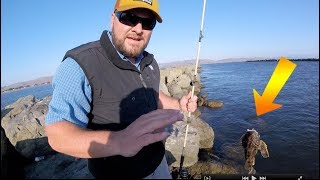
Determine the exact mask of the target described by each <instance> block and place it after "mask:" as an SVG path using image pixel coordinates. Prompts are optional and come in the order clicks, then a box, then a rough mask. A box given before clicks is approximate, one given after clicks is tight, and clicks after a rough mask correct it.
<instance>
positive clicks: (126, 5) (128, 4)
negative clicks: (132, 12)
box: [114, 0, 162, 23]
mask: <svg viewBox="0 0 320 180" xmlns="http://www.w3.org/2000/svg"><path fill="white" fill-rule="evenodd" d="M134 8H146V9H149V10H151V11H152V12H153V13H154V14H155V15H156V19H157V21H158V22H159V23H161V22H162V18H161V16H160V14H159V3H158V0H117V2H116V4H115V6H114V10H115V11H116V10H117V11H126V10H129V9H134Z"/></svg>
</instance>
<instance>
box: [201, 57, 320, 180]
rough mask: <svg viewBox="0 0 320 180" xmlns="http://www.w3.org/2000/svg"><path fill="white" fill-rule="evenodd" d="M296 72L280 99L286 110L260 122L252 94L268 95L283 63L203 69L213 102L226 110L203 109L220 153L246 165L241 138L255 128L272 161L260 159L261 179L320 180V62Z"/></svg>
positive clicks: (301, 65) (299, 67) (301, 64)
mask: <svg viewBox="0 0 320 180" xmlns="http://www.w3.org/2000/svg"><path fill="white" fill-rule="evenodd" d="M295 63H296V64H297V67H296V69H295V70H294V72H293V73H292V75H291V76H290V78H289V79H288V81H287V83H286V84H285V85H284V87H283V88H282V90H281V91H280V93H279V94H278V96H277V97H276V99H275V103H278V104H282V105H283V106H282V108H281V109H278V110H275V111H273V112H270V113H267V114H265V115H262V116H259V117H257V116H256V114H255V105H254V99H253V93H252V90H253V89H256V90H257V91H258V92H259V94H262V93H263V91H264V88H265V86H266V84H267V82H268V81H269V79H270V77H271V75H272V72H273V71H274V68H275V67H276V65H277V62H245V63H225V64H209V65H202V72H201V73H200V76H201V78H202V84H203V85H205V87H206V88H205V89H203V90H202V93H207V94H208V97H207V99H214V100H220V101H223V102H224V107H222V108H220V109H208V108H203V107H202V108H201V111H202V116H201V117H202V119H204V120H205V121H207V122H208V123H209V124H210V125H211V126H212V127H213V129H214V132H215V143H214V153H215V154H217V155H218V156H219V157H221V158H225V159H230V160H233V161H235V162H238V163H239V164H244V154H243V149H242V147H241V146H240V139H241V136H242V135H243V134H244V133H245V132H246V130H247V129H251V128H255V129H256V130H257V131H258V132H259V133H260V136H261V139H262V140H264V141H265V142H266V143H267V145H268V149H269V153H270V157H269V158H267V159H264V158H262V156H261V155H260V153H258V154H257V156H256V165H255V169H256V170H257V173H260V174H305V175H306V176H307V177H309V178H310V177H311V178H319V62H295Z"/></svg>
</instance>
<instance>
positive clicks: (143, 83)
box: [140, 73, 147, 88]
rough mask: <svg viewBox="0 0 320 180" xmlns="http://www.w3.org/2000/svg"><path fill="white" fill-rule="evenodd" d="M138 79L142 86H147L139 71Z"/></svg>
mask: <svg viewBox="0 0 320 180" xmlns="http://www.w3.org/2000/svg"><path fill="white" fill-rule="evenodd" d="M140 80H141V83H142V85H143V87H144V88H147V84H146V83H145V82H144V80H143V77H142V75H141V73H140Z"/></svg>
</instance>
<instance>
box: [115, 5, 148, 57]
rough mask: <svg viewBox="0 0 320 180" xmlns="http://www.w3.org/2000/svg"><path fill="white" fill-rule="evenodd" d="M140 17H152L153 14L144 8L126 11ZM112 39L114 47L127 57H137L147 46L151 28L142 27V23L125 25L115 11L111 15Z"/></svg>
mask: <svg viewBox="0 0 320 180" xmlns="http://www.w3.org/2000/svg"><path fill="white" fill-rule="evenodd" d="M126 12H129V13H132V14H133V15H136V16H138V17H141V18H150V19H152V18H154V16H153V14H152V13H151V12H149V11H148V10H145V9H132V10H129V11H126ZM111 30H112V41H113V44H114V45H115V47H116V49H117V50H118V51H119V52H121V53H122V54H123V55H125V56H126V57H129V58H134V57H138V56H139V55H140V54H141V53H142V52H143V51H144V49H145V48H146V47H147V45H148V43H149V40H150V37H151V33H152V30H147V29H144V28H142V23H141V22H140V23H137V24H135V25H131V26H130V25H126V24H123V23H121V22H120V21H119V19H118V17H117V16H116V15H115V13H113V14H112V16H111Z"/></svg>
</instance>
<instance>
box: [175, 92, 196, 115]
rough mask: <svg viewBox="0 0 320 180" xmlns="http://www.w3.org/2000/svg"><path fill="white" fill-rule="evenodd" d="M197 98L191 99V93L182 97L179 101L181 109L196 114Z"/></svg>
mask: <svg viewBox="0 0 320 180" xmlns="http://www.w3.org/2000/svg"><path fill="white" fill-rule="evenodd" d="M197 100H198V97H197V96H195V95H194V96H193V97H192V98H191V91H190V92H189V94H188V95H186V96H182V98H181V99H180V100H179V105H180V109H181V110H182V111H184V112H194V111H195V110H196V109H197Z"/></svg>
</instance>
